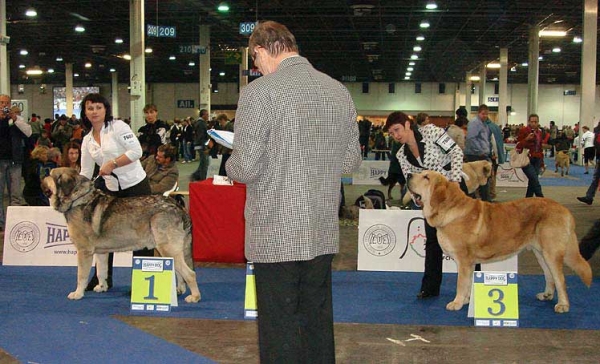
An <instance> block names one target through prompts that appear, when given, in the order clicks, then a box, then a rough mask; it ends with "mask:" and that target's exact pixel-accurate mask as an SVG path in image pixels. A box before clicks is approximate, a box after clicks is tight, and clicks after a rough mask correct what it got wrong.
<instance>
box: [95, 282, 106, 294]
mask: <svg viewBox="0 0 600 364" xmlns="http://www.w3.org/2000/svg"><path fill="white" fill-rule="evenodd" d="M106 291H108V286H107V285H101V284H99V285H97V286H96V287H94V292H98V293H100V292H106Z"/></svg>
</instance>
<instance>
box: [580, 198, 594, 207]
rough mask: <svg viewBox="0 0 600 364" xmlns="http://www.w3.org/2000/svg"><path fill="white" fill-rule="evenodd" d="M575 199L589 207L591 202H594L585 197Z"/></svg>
mask: <svg viewBox="0 0 600 364" xmlns="http://www.w3.org/2000/svg"><path fill="white" fill-rule="evenodd" d="M577 199H578V200H579V201H581V202H583V203H585V204H588V205H591V204H592V202H594V200H592V199H591V198H587V197H577Z"/></svg>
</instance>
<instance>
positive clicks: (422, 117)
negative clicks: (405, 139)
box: [416, 112, 429, 127]
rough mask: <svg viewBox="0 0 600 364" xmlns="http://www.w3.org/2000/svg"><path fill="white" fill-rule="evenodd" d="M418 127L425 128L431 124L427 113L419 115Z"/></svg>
mask: <svg viewBox="0 0 600 364" xmlns="http://www.w3.org/2000/svg"><path fill="white" fill-rule="evenodd" d="M416 121H417V126H419V127H421V126H425V125H427V124H429V115H428V114H427V113H424V112H420V113H418V114H417V120H416Z"/></svg>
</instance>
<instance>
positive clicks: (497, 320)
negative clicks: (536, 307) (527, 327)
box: [473, 272, 519, 327]
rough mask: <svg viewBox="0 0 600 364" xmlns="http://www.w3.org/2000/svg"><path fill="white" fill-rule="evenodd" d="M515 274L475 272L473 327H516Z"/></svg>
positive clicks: (517, 295)
mask: <svg viewBox="0 0 600 364" xmlns="http://www.w3.org/2000/svg"><path fill="white" fill-rule="evenodd" d="M517 282H518V281H517V273H515V272H506V273H505V272H475V273H474V277H473V294H474V302H473V303H474V306H475V310H474V311H475V312H474V313H475V315H474V316H475V326H489V327H518V326H519V289H518V283H517Z"/></svg>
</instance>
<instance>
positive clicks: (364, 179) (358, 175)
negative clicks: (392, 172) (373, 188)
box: [352, 160, 390, 185]
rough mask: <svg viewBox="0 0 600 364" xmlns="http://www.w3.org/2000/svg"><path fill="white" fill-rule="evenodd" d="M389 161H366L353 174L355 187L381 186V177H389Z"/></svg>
mask: <svg viewBox="0 0 600 364" xmlns="http://www.w3.org/2000/svg"><path fill="white" fill-rule="evenodd" d="M389 167H390V162H389V161H371V160H364V161H362V163H361V164H360V167H358V170H357V171H356V172H354V173H353V174H352V184H353V185H380V184H381V183H380V182H379V177H384V178H385V177H387V173H388V169H389Z"/></svg>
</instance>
